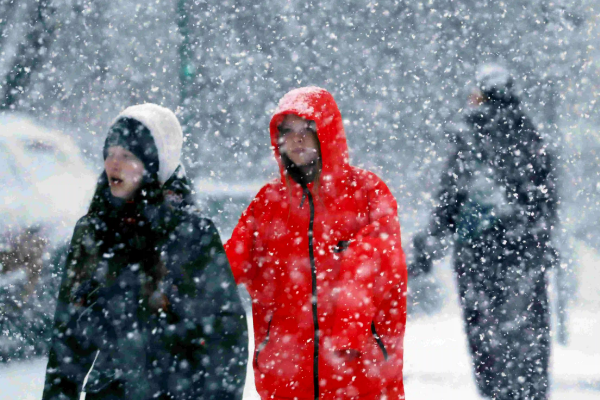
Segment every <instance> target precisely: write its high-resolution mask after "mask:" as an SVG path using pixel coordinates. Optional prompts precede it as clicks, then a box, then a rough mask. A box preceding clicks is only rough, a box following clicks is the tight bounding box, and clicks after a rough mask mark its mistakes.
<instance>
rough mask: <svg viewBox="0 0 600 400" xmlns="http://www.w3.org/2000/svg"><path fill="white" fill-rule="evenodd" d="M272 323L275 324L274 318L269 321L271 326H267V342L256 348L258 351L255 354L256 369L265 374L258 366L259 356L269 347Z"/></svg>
mask: <svg viewBox="0 0 600 400" xmlns="http://www.w3.org/2000/svg"><path fill="white" fill-rule="evenodd" d="M272 322H273V317H271V319H270V320H269V325H267V334H266V336H265V340H263V341H262V343H261V344H259V345H258V346H257V347H256V351H255V352H254V367H255V368H256V369H257V370H259V371H260V372H262V373H264V372H263V371H261V369H260V365H258V356H259V355H260V352H261V351H263V350H264V348H265V347H267V344H268V343H269V335H270V333H271V323H272Z"/></svg>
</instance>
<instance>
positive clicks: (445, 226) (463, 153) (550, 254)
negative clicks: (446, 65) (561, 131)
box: [410, 65, 557, 400]
mask: <svg viewBox="0 0 600 400" xmlns="http://www.w3.org/2000/svg"><path fill="white" fill-rule="evenodd" d="M477 81H478V87H477V88H476V90H475V91H474V92H473V95H472V97H471V105H472V107H471V108H470V110H469V112H468V114H467V115H466V123H467V129H465V130H463V131H461V132H460V134H459V135H457V136H456V138H455V139H456V143H455V149H454V152H453V153H452V155H451V157H450V158H449V161H448V165H447V167H446V168H445V171H446V172H445V173H444V174H443V175H442V179H441V189H440V191H439V192H438V196H437V199H439V205H438V206H437V208H436V209H435V210H434V213H433V217H432V219H431V223H430V227H429V230H428V231H427V232H424V233H423V234H421V235H417V237H416V238H415V240H414V247H415V253H416V254H415V262H414V263H413V264H412V265H411V268H410V272H411V274H412V275H417V274H419V273H422V272H429V270H430V269H431V263H432V260H434V259H436V258H440V257H442V256H443V254H444V250H445V249H446V248H448V247H449V246H448V244H449V243H448V241H446V239H450V238H452V239H453V242H454V253H453V254H454V257H453V258H454V269H455V272H456V277H457V282H458V288H459V294H460V301H461V306H462V309H463V317H464V321H465V328H466V332H467V338H468V341H469V349H470V352H471V356H472V359H473V367H474V372H475V380H476V383H477V386H478V389H479V391H480V393H481V394H482V395H483V396H485V398H489V399H497V400H504V399H506V400H509V399H510V400H517V399H519V400H544V399H547V394H548V385H549V381H548V363H549V359H550V318H549V305H548V295H547V287H546V286H547V285H546V271H547V270H548V269H549V268H550V267H551V266H552V265H553V264H555V263H556V257H557V254H556V252H555V251H554V249H553V247H552V244H551V232H552V229H553V227H554V226H556V223H557V215H556V206H557V193H556V182H555V175H554V167H553V158H552V154H551V152H550V151H549V149H548V148H547V144H546V143H545V142H544V140H543V139H542V137H541V136H540V134H539V133H538V132H537V131H536V130H535V128H534V126H533V123H532V122H531V121H530V119H529V118H528V117H527V116H526V115H525V113H524V112H523V110H522V108H521V104H520V102H519V99H518V98H517V96H516V94H515V91H514V89H513V81H512V78H511V77H510V75H509V73H508V71H506V69H504V68H502V67H500V66H495V65H486V66H483V67H482V68H481V69H480V71H479V73H478V79H477Z"/></svg>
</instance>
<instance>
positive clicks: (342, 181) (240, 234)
mask: <svg viewBox="0 0 600 400" xmlns="http://www.w3.org/2000/svg"><path fill="white" fill-rule="evenodd" d="M270 135H271V144H272V148H273V151H274V153H275V159H276V160H277V163H278V165H279V170H280V174H281V176H280V177H279V178H277V179H275V180H273V181H271V182H269V183H267V184H266V185H265V186H264V187H263V188H262V189H261V190H260V191H259V193H258V194H257V195H256V197H255V198H254V200H253V201H252V202H251V203H250V205H249V206H248V208H247V209H246V211H245V212H244V213H243V214H242V216H241V218H240V220H239V223H238V225H237V226H236V228H235V229H234V231H233V235H232V237H231V239H230V240H229V241H228V242H227V244H226V246H225V248H226V251H227V256H228V258H229V262H230V264H231V268H232V270H233V274H234V276H235V279H236V281H237V282H238V284H245V285H246V287H247V289H248V291H249V293H250V296H251V297H252V312H253V321H254V338H255V343H256V346H255V354H254V364H253V365H254V372H255V380H256V386H257V390H258V393H259V394H260V396H261V398H263V399H292V398H297V399H315V400H316V399H354V398H361V399H365V400H367V399H389V400H392V399H404V387H403V380H402V367H403V338H404V330H405V323H406V283H407V275H406V264H405V261H404V253H403V251H402V247H401V240H400V225H399V222H398V216H397V204H396V200H395V198H394V196H393V195H392V194H391V193H390V191H389V189H388V188H387V186H386V185H385V183H384V182H383V181H382V180H381V179H379V178H378V177H377V176H376V175H375V174H373V173H371V172H369V171H365V170H361V169H359V168H356V167H353V166H351V165H350V163H349V158H348V146H347V144H346V134H345V132H344V127H343V123H342V116H341V114H340V111H339V109H338V107H337V104H336V103H335V100H334V99H333V96H332V95H331V94H330V93H329V92H327V91H326V90H324V89H321V88H316V87H305V88H300V89H295V90H292V91H290V92H289V93H287V94H286V95H285V96H284V97H283V98H282V99H281V100H280V102H279V105H278V107H277V110H276V111H275V114H274V115H273V117H272V119H271V123H270Z"/></svg>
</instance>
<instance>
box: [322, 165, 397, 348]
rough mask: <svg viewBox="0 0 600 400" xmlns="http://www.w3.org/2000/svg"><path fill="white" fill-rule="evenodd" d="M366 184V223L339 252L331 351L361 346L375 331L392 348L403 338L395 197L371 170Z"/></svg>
mask: <svg viewBox="0 0 600 400" xmlns="http://www.w3.org/2000/svg"><path fill="white" fill-rule="evenodd" d="M366 186H367V190H366V193H367V197H368V206H369V207H368V208H369V221H370V223H369V224H368V225H366V226H365V227H364V228H363V229H361V230H360V231H359V232H358V233H357V234H356V235H355V237H354V238H353V240H352V242H351V244H350V246H349V247H348V248H347V249H346V250H345V251H343V252H342V253H341V255H342V260H341V267H340V275H339V276H340V278H339V284H338V287H337V292H338V293H337V301H336V312H335V318H334V325H333V332H332V339H333V343H332V345H333V348H334V349H336V350H345V349H356V350H357V349H360V348H361V347H362V346H361V342H362V341H364V340H366V339H367V338H369V336H371V335H373V334H375V333H374V332H373V331H374V330H375V331H376V332H377V334H378V335H379V336H380V337H382V339H383V340H384V342H387V343H385V344H386V346H388V347H390V348H392V349H396V348H397V347H398V346H400V347H399V348H401V346H402V338H403V336H404V325H405V323H406V283H407V273H406V262H405V258H404V252H403V251H402V243H401V238H400V224H399V222H398V215H397V204H396V200H395V199H394V196H393V195H392V194H391V192H390V190H389V189H388V187H387V186H386V185H385V183H383V181H381V180H380V179H379V178H378V177H376V176H375V175H374V174H370V173H368V176H367V179H366ZM373 328H375V329H373ZM384 331H385V335H384V334H383V332H384ZM371 340H372V339H371ZM395 354H398V353H397V352H396V353H395Z"/></svg>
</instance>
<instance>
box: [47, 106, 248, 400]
mask: <svg viewBox="0 0 600 400" xmlns="http://www.w3.org/2000/svg"><path fill="white" fill-rule="evenodd" d="M182 139H183V137H182V133H181V127H180V126H179V123H178V122H177V118H176V117H175V115H174V114H173V113H172V112H171V111H169V110H167V109H165V108H162V107H159V106H157V105H154V104H144V105H139V106H133V107H130V108H128V109H126V110H125V111H124V112H123V113H121V114H120V115H119V116H118V117H117V119H116V120H115V123H114V124H113V125H112V127H111V129H110V131H109V134H108V137H107V139H106V143H105V146H104V159H105V170H104V171H103V173H102V175H101V177H100V179H99V181H98V186H97V189H96V193H95V194H94V198H93V200H92V204H91V206H90V209H89V211H88V213H87V214H86V215H85V216H84V217H83V218H81V219H80V220H79V222H78V223H77V226H76V227H75V232H74V234H73V239H72V241H71V246H70V249H69V254H68V258H67V262H66V265H65V268H64V272H63V278H62V284H61V288H60V292H59V299H58V304H57V310H56V316H55V325H54V331H53V339H52V347H51V351H50V359H49V362H48V368H47V373H46V384H45V388H44V396H43V399H44V400H50V399H79V398H81V397H80V396H85V397H86V398H87V399H88V400H89V399H128V400H138V399H139V400H146V399H197V398H202V399H219V400H220V399H241V397H242V391H243V387H244V380H245V369H246V368H245V367H246V362H247V341H248V338H247V327H246V320H245V314H244V312H243V309H242V306H241V303H240V299H239V297H238V293H237V289H236V284H235V281H234V279H233V275H232V273H231V270H230V268H229V263H228V261H227V257H226V255H225V252H224V250H223V245H222V243H221V240H220V238H219V234H218V232H217V230H216V229H215V227H214V225H213V224H212V222H211V221H210V220H207V219H203V218H200V217H199V216H198V213H197V212H195V211H194V207H193V201H192V198H191V189H190V186H189V182H188V180H187V178H186V176H185V173H184V170H183V167H181V166H180V165H179V159H180V155H181V147H182V142H183V140H182ZM84 393H85V394H84Z"/></svg>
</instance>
